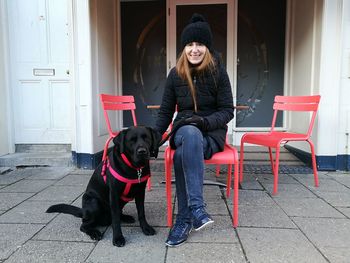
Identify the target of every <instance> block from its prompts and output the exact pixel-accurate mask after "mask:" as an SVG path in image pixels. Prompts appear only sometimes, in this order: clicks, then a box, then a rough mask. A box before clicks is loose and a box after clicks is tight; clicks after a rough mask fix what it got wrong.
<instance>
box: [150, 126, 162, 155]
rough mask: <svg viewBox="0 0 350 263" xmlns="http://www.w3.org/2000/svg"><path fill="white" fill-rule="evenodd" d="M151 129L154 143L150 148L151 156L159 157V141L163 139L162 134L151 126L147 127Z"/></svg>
mask: <svg viewBox="0 0 350 263" xmlns="http://www.w3.org/2000/svg"><path fill="white" fill-rule="evenodd" d="M147 129H149V131H150V133H151V136H152V145H151V148H150V156H151V157H155V158H157V157H158V151H159V141H160V140H161V136H160V135H159V132H157V131H156V130H154V129H152V128H151V127H147Z"/></svg>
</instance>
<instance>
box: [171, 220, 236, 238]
mask: <svg viewBox="0 0 350 263" xmlns="http://www.w3.org/2000/svg"><path fill="white" fill-rule="evenodd" d="M213 220H214V223H212V224H210V225H209V226H207V227H205V228H204V229H202V230H200V231H195V230H193V231H192V232H191V234H190V238H189V239H188V242H189V243H192V242H195V243H196V242H201V243H205V242H207V243H213V244H214V243H227V244H228V243H238V242H239V241H238V238H237V235H236V232H235V229H234V228H233V226H232V219H231V217H229V216H213ZM164 241H165V239H164Z"/></svg>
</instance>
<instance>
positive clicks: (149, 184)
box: [147, 178, 152, 191]
mask: <svg viewBox="0 0 350 263" xmlns="http://www.w3.org/2000/svg"><path fill="white" fill-rule="evenodd" d="M151 188H152V181H151V178H148V180H147V191H151Z"/></svg>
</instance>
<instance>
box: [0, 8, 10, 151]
mask: <svg viewBox="0 0 350 263" xmlns="http://www.w3.org/2000/svg"><path fill="white" fill-rule="evenodd" d="M4 18H5V7H4V2H3V1H0V156H1V155H4V154H7V153H9V151H10V150H9V141H8V138H9V136H8V111H7V109H8V107H7V106H8V105H7V89H6V85H7V83H6V69H5V63H6V51H5V39H4V37H5V35H6V34H5V28H4V25H5V23H4V21H3V19H4Z"/></svg>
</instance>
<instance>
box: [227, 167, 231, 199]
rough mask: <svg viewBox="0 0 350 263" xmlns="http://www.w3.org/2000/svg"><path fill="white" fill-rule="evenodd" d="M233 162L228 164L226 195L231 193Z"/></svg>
mask: <svg viewBox="0 0 350 263" xmlns="http://www.w3.org/2000/svg"><path fill="white" fill-rule="evenodd" d="M231 180H232V164H228V165H227V179H226V197H229V196H230V194H231Z"/></svg>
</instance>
